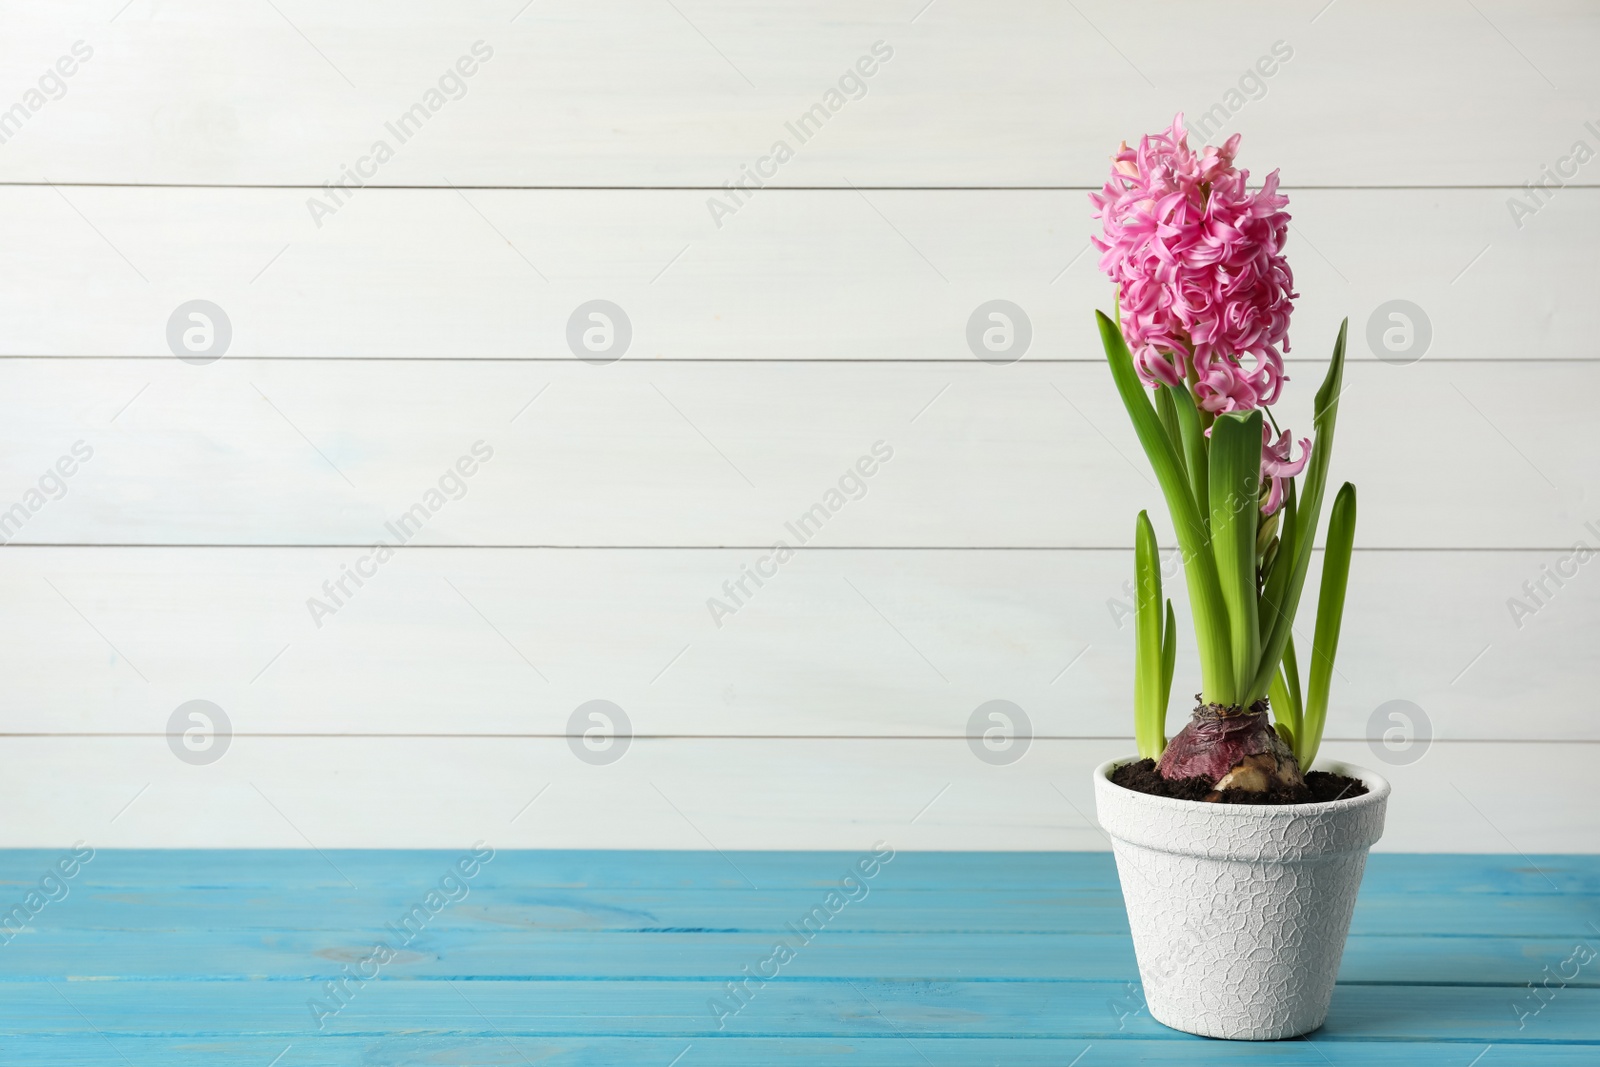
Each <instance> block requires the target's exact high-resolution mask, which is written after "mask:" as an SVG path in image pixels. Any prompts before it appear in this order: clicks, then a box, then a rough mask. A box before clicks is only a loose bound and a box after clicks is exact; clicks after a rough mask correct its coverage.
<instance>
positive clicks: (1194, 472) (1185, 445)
mask: <svg viewBox="0 0 1600 1067" xmlns="http://www.w3.org/2000/svg"><path fill="white" fill-rule="evenodd" d="M1163 393H1165V394H1168V395H1169V398H1170V399H1171V401H1172V412H1173V416H1174V418H1176V419H1177V422H1178V438H1177V439H1178V442H1179V446H1180V449H1181V451H1182V454H1183V457H1184V466H1185V468H1187V471H1188V474H1189V492H1190V494H1191V495H1192V496H1193V497H1194V499H1195V502H1196V503H1197V504H1201V505H1203V506H1201V507H1200V509H1199V510H1200V521H1201V523H1202V524H1203V525H1204V526H1205V528H1206V536H1208V537H1209V536H1210V534H1211V504H1210V501H1211V491H1210V490H1209V489H1208V488H1207V467H1208V466H1209V464H1210V460H1209V459H1208V458H1207V456H1206V448H1207V446H1208V445H1209V438H1207V437H1206V431H1205V427H1203V426H1201V425H1200V411H1199V409H1198V408H1196V407H1195V406H1194V397H1192V396H1190V395H1189V390H1187V389H1174V388H1172V387H1171V386H1170V385H1163V386H1162V387H1161V388H1159V389H1157V390H1156V395H1157V396H1158V397H1159V396H1161V395H1162V394H1163Z"/></svg>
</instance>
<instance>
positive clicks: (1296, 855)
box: [1094, 757, 1389, 1041]
mask: <svg viewBox="0 0 1600 1067" xmlns="http://www.w3.org/2000/svg"><path fill="white" fill-rule="evenodd" d="M1135 758H1137V757H1125V758H1123V759H1119V760H1112V761H1110V762H1108V763H1103V764H1101V765H1100V766H1099V767H1097V768H1096V769H1095V772H1094V793H1095V807H1096V810H1097V811H1098V813H1099V816H1100V825H1101V826H1102V827H1104V828H1105V831H1106V833H1108V834H1110V835H1111V840H1112V846H1113V848H1114V850H1115V853H1116V857H1117V876H1118V877H1119V878H1120V879H1121V881H1122V896H1123V900H1124V901H1125V903H1126V904H1127V908H1128V924H1129V925H1130V926H1131V927H1132V928H1133V948H1134V952H1135V954H1136V955H1137V956H1138V959H1139V977H1140V979H1141V981H1142V982H1143V984H1144V997H1145V1003H1146V1005H1147V1006H1148V1007H1149V1009H1150V1014H1151V1016H1152V1017H1154V1018H1155V1019H1156V1021H1157V1022H1161V1023H1165V1024H1166V1025H1167V1026H1170V1027H1172V1028H1173V1029H1175V1030H1184V1031H1187V1032H1188V1033H1191V1034H1201V1035H1204V1036H1206V1037H1225V1038H1234V1039H1241V1040H1250V1041H1266V1040H1271V1039H1274V1038H1284V1037H1295V1036H1298V1035H1300V1034H1304V1033H1309V1032H1310V1031H1312V1030H1315V1029H1316V1028H1317V1027H1319V1026H1321V1025H1322V1022H1323V1020H1324V1019H1325V1018H1327V1015H1328V1002H1329V1001H1330V1000H1331V999H1332V998H1333V982H1334V979H1335V978H1336V977H1337V976H1338V973H1339V958H1340V956H1341V955H1343V953H1344V941H1345V935H1346V934H1348V933H1349V931H1350V913H1351V911H1352V910H1353V909H1354V907H1355V903H1356V890H1357V889H1359V888H1360V887H1361V872H1362V870H1363V869H1364V868H1365V867H1366V862H1367V849H1369V848H1371V847H1372V843H1373V842H1374V841H1376V840H1378V838H1379V837H1380V836H1382V834H1383V814H1384V807H1385V806H1386V804H1387V802H1388V799H1389V783H1388V782H1386V781H1384V780H1383V779H1382V778H1380V777H1379V776H1378V775H1376V774H1373V773H1372V772H1371V771H1366V770H1362V769H1361V768H1359V767H1349V766H1345V765H1343V764H1337V763H1319V764H1318V765H1317V767H1316V769H1317V770H1323V771H1334V772H1336V773H1339V774H1344V775H1348V776H1349V777H1352V778H1359V779H1360V780H1361V781H1362V782H1363V783H1365V785H1366V787H1367V793H1366V794H1365V795H1364V796H1359V797H1353V798H1351V799H1349V800H1335V801H1331V802H1329V803H1326V804H1279V805H1271V804H1206V803H1200V802H1196V801H1192V800H1172V799H1169V798H1167V797H1155V796H1150V795H1148V794H1146V793H1137V792H1134V791H1133V790H1131V789H1124V788H1122V787H1121V786H1119V785H1113V784H1112V783H1111V771H1112V769H1113V768H1115V767H1118V766H1120V765H1122V764H1124V763H1128V762H1130V761H1132V760H1133V759H1135Z"/></svg>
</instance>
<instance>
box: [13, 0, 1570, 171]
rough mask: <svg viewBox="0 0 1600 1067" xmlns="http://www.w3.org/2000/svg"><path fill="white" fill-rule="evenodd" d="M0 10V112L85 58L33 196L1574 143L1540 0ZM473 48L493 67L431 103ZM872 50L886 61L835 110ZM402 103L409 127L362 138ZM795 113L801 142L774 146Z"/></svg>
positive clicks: (1371, 162)
mask: <svg viewBox="0 0 1600 1067" xmlns="http://www.w3.org/2000/svg"><path fill="white" fill-rule="evenodd" d="M274 7H277V8H280V9H281V10H274ZM675 7H676V8H677V9H678V10H674V8H675ZM113 15H114V16H115V17H114V18H113ZM108 20H109V22H108ZM6 21H7V26H8V29H9V30H10V32H8V34H7V41H6V44H5V48H4V51H3V53H0V58H3V60H4V62H5V64H6V67H7V69H11V70H14V71H15V72H16V75H17V76H16V77H14V78H13V88H12V89H10V90H8V94H10V95H12V96H13V97H20V96H21V94H22V93H23V91H24V90H26V89H28V88H31V87H33V85H34V82H35V81H36V79H37V78H38V77H39V76H40V75H42V74H44V73H46V72H48V71H49V70H51V68H52V67H53V65H54V64H55V63H56V61H57V59H58V57H60V56H63V55H68V54H69V52H70V49H71V46H72V45H73V43H74V42H75V41H77V40H81V41H83V42H84V44H85V46H87V47H88V48H89V49H91V50H92V56H91V57H90V58H88V59H87V60H86V61H85V62H82V63H81V64H77V65H75V66H76V70H75V73H73V74H72V75H71V76H70V77H68V78H66V79H65V80H62V81H59V82H51V83H47V84H46V85H45V86H43V89H44V90H45V92H46V93H48V94H49V96H51V97H54V99H50V100H48V101H46V100H44V99H43V97H41V98H40V105H39V106H38V107H33V108H31V114H28V115H27V116H26V117H24V118H23V119H22V120H20V121H19V122H16V123H15V125H16V126H20V129H18V130H16V132H15V133H14V136H13V137H12V138H11V143H8V144H7V145H6V151H5V153H4V169H3V171H0V174H3V175H4V177H6V178H10V179H35V180H37V179H39V178H41V177H49V178H50V179H53V180H56V181H67V180H71V181H102V182H103V181H147V182H272V183H302V184H309V185H313V186H316V185H320V184H321V183H322V182H324V181H328V180H330V179H335V178H337V177H338V176H339V174H340V172H341V169H342V168H343V167H346V166H354V165H355V164H356V163H357V161H358V159H359V158H360V157H361V156H362V155H363V154H364V153H368V152H370V151H371V147H372V145H373V143H374V142H375V141H376V140H379V139H383V140H387V141H388V142H389V144H390V145H391V148H392V149H393V157H392V159H390V160H389V161H388V162H386V163H384V164H383V165H382V166H381V167H380V168H377V170H376V173H375V174H373V175H371V177H370V180H374V181H381V182H386V183H415V182H424V183H429V184H442V182H443V181H444V180H445V179H446V178H448V180H450V181H453V182H456V183H477V184H578V185H591V184H623V185H629V184H651V185H656V184H660V185H682V184H690V185H709V186H713V187H715V186H720V185H721V184H722V183H723V182H724V181H731V180H733V179H735V178H738V177H739V176H740V174H741V165H744V166H749V167H753V166H755V164H756V161H757V160H758V159H759V158H760V157H761V156H763V155H765V154H767V153H769V152H770V151H771V146H772V144H773V143H774V141H776V140H785V141H787V142H788V143H789V144H790V146H791V148H792V149H793V158H792V159H791V160H789V161H788V162H786V163H784V164H783V165H782V166H781V167H779V168H777V174H776V175H775V177H774V178H773V179H772V180H777V181H782V182H786V183H801V184H814V183H823V184H828V185H841V184H844V182H845V181H847V180H848V181H851V182H855V183H858V184H868V183H871V184H889V185H897V184H898V185H904V184H936V185H973V184H977V185H985V184H998V185H1040V184H1072V185H1085V184H1093V183H1098V182H1099V181H1100V180H1101V178H1102V175H1103V173H1104V170H1105V159H1106V156H1107V155H1108V154H1109V153H1110V151H1111V150H1112V148H1113V147H1114V146H1115V145H1116V144H1117V142H1118V141H1120V140H1122V139H1123V138H1129V139H1131V138H1133V137H1134V136H1136V135H1137V134H1139V133H1141V132H1144V131H1146V130H1148V129H1151V128H1154V127H1156V126H1158V125H1160V124H1161V123H1163V122H1165V121H1167V120H1168V119H1169V118H1170V116H1171V114H1172V113H1173V111H1175V110H1178V109H1182V110H1185V111H1187V112H1188V113H1189V114H1190V115H1191V116H1192V117H1194V118H1196V119H1198V118H1199V117H1200V116H1201V115H1202V114H1204V113H1206V112H1208V111H1210V110H1211V109H1214V108H1216V109H1219V110H1218V111H1215V112H1213V122H1212V124H1211V125H1209V126H1207V127H1206V129H1207V130H1208V131H1215V130H1221V131H1225V132H1231V131H1233V130H1239V131H1242V132H1243V133H1244V134H1245V137H1246V140H1245V145H1246V149H1247V157H1246V158H1247V159H1248V160H1249V162H1250V165H1251V166H1253V167H1255V168H1257V169H1258V170H1259V171H1260V172H1262V173H1264V172H1265V171H1266V170H1268V169H1270V168H1271V167H1274V166H1281V167H1282V168H1283V169H1284V172H1285V174H1286V175H1287V176H1288V177H1289V179H1290V180H1291V181H1296V182H1302V183H1307V184H1325V185H1352V184H1354V185H1370V184H1388V183H1411V184H1417V183H1421V184H1452V183H1458V182H1462V181H1469V182H1493V183H1498V184H1504V185H1514V186H1515V185H1520V184H1521V183H1522V182H1524V181H1527V180H1529V179H1531V178H1535V177H1537V176H1538V173H1539V168H1540V165H1541V164H1547V163H1553V162H1554V161H1555V158H1556V157H1557V156H1558V155H1559V154H1561V153H1563V152H1565V151H1567V150H1568V148H1569V146H1570V144H1571V142H1572V141H1573V139H1574V138H1577V137H1579V136H1583V135H1584V127H1583V122H1584V120H1586V119H1592V118H1593V117H1594V116H1593V115H1592V114H1591V113H1589V112H1586V111H1585V110H1584V108H1583V106H1582V104H1581V101H1583V100H1585V99H1592V98H1593V96H1594V92H1595V89H1596V87H1597V82H1596V73H1595V71H1594V68H1593V64H1592V63H1590V62H1589V56H1588V52H1587V50H1586V48H1585V42H1586V41H1588V40H1591V39H1592V38H1593V35H1594V33H1595V27H1596V16H1595V13H1594V12H1593V11H1591V10H1588V9H1587V8H1584V7H1581V6H1573V5H1570V4H1560V3H1555V2H1542V3H1538V4H1534V5H1529V6H1524V7H1521V8H1511V7H1507V6H1505V5H1490V6H1488V7H1486V8H1485V9H1484V11H1483V12H1482V13H1478V12H1475V11H1474V10H1472V9H1471V7H1464V6H1463V5H1457V4H1449V3H1444V2H1443V0H1430V2H1427V3H1418V4H1412V5H1407V6H1406V8H1405V9H1403V10H1398V11H1397V10H1395V9H1394V8H1393V5H1383V4H1370V3H1366V4H1364V3H1346V4H1342V5H1340V7H1339V10H1336V11H1325V10H1323V5H1322V4H1321V3H1317V2H1298V3H1294V4H1288V5H1284V4H1268V3H1264V2H1257V3H1241V4H1233V5H1229V7H1228V8H1227V9H1226V10H1223V11H1217V12H1213V14H1212V17H1209V18H1205V19H1196V18H1193V17H1192V13H1191V12H1190V11H1189V10H1188V9H1187V8H1186V7H1184V6H1183V5H1181V4H1179V3H1176V2H1172V0H1169V2H1166V3H1160V4H1145V5H1141V6H1140V7H1139V8H1138V9H1137V10H1133V9H1126V8H1121V7H1118V6H1117V5H1115V4H1111V3H1106V2H1103V0H1097V2H1090V3H1084V4H1079V5H1056V4H1049V3H1046V2H1044V0H1035V2H1030V3H1013V4H1007V5H1004V6H1003V7H1000V8H995V7H992V6H985V5H967V4H940V5H938V6H937V7H935V8H927V7H926V6H925V5H923V4H921V3H916V2H903V0H876V2H870V3H845V2H843V0H835V2H831V3H826V4H819V3H813V2H796V0H789V2H785V3H781V4H758V5H757V4H748V3H740V2H736V0H693V2H688V3H683V4H677V5H662V4H652V3H646V2H643V0H610V2H605V3H598V4H596V3H579V2H576V0H564V2H553V3H552V2H542V3H540V4H538V5H535V6H533V7H524V6H523V5H522V4H519V3H508V2H491V0H476V2H470V3H458V4H452V5H450V6H449V7H448V8H439V7H437V6H436V5H430V4H425V3H420V2H411V3H403V4H380V3H377V2H376V0H366V2H344V3H337V4H310V3H306V2H304V0H298V2H287V3H283V4H279V5H230V6H228V7H227V8H225V9H217V8H216V7H215V6H214V5H206V4H161V5H145V4H134V5H132V6H131V7H130V8H128V9H126V10H121V11H118V10H115V9H113V10H112V12H110V13H109V14H108V12H107V11H106V10H104V8H103V7H101V6H99V5H93V4H88V3H74V4H51V5H46V6H40V5H29V4H25V3H14V4H10V5H8V7H7V11H6ZM478 41H482V42H483V45H482V48H483V49H486V50H487V51H489V52H490V53H492V55H491V57H490V58H487V59H485V60H484V61H483V62H481V63H469V64H468V69H470V70H473V73H472V74H471V76H470V77H467V78H457V79H455V80H453V81H447V82H445V83H444V84H443V85H441V84H440V79H441V78H442V77H445V76H447V75H449V74H451V73H452V71H453V68H454V65H455V64H456V62H457V61H458V59H460V58H462V57H467V58H468V59H469V60H470V59H471V58H472V46H473V45H474V43H475V42H478ZM879 41H882V42H883V45H882V46H880V53H879V54H880V56H881V55H882V54H883V52H884V51H885V50H886V51H890V52H892V58H889V59H887V60H886V61H884V62H882V63H878V64H870V63H869V64H868V67H867V69H872V70H873V73H872V75H871V76H870V77H868V78H865V79H861V80H860V81H859V86H860V87H859V88H858V87H857V84H858V83H852V82H846V83H845V85H844V90H845V92H847V93H849V94H850V95H851V96H852V97H854V99H847V98H846V96H845V95H844V94H843V93H840V92H839V86H840V79H841V77H843V76H844V75H846V74H847V73H848V72H851V71H852V70H854V69H855V65H856V63H857V62H858V60H859V59H861V58H862V57H864V56H865V57H868V58H869V60H870V59H871V55H872V47H873V45H874V43H875V42H879ZM481 54H482V53H481V52H480V55H481ZM223 57H227V58H226V60H224V59H223ZM874 68H875V69H874ZM1256 72H1266V76H1265V77H1259V76H1257V74H1256ZM58 86H64V88H59V87H58ZM441 90H442V91H441ZM830 91H832V92H833V93H834V96H833V97H832V98H830V97H829V95H828V94H829V93H830ZM430 92H431V93H432V94H433V96H432V97H431V98H430V97H429V95H428V94H429V93H430ZM418 104H422V105H423V106H424V107H425V108H426V109H427V110H426V111H425V112H424V116H423V121H424V122H425V125H424V124H423V122H418V123H417V126H420V128H412V129H409V130H408V131H406V132H407V133H408V134H409V136H407V137H406V138H405V139H404V140H402V139H401V138H400V137H398V136H396V135H395V134H393V133H390V132H389V130H388V128H387V126H386V123H393V122H396V121H397V120H398V119H399V118H400V116H401V115H402V114H404V113H406V112H407V110H408V109H410V108H412V107H413V106H415V105H418ZM819 104H820V105H822V106H823V107H824V108H825V109H831V112H830V113H827V118H826V123H825V125H823V124H821V123H819V125H821V126H822V128H821V130H820V132H816V133H814V134H812V135H811V136H809V137H807V138H806V139H805V140H804V141H802V140H801V138H799V137H797V136H795V135H794V134H792V133H790V132H789V129H788V125H787V124H790V123H794V122H796V121H797V120H798V119H799V117H800V116H801V115H802V114H804V113H806V112H807V110H808V109H809V108H812V107H813V106H816V105H819ZM1358 116H1359V119H1358V118H1357V117H1358ZM1462 116H1471V121H1472V127H1473V129H1474V131H1475V134H1474V136H1471V137H1463V136H1461V135H1460V129H1459V128H1460V122H1461V117H1462ZM1225 132H1223V133H1220V134H1218V135H1217V139H1218V140H1220V137H1221V136H1225ZM1197 139H1198V138H1197ZM952 145H960V146H962V150H960V151H952V150H950V148H949V146H952ZM769 169H771V167H770V165H769ZM1591 180H1592V179H1591Z"/></svg>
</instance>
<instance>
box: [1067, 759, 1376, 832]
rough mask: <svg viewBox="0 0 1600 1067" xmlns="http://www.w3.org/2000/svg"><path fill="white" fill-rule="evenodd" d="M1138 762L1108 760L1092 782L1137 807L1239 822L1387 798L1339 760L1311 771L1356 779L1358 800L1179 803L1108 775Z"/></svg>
mask: <svg viewBox="0 0 1600 1067" xmlns="http://www.w3.org/2000/svg"><path fill="white" fill-rule="evenodd" d="M1141 758H1143V757H1141V756H1138V755H1132V756H1119V757H1116V758H1114V759H1108V760H1106V761H1105V762H1104V763H1102V764H1100V766H1098V767H1096V768H1095V769H1094V778H1095V780H1096V781H1099V780H1100V779H1104V780H1105V784H1106V785H1107V786H1108V787H1110V788H1112V789H1115V790H1117V791H1118V792H1119V793H1123V794H1126V795H1127V796H1130V797H1137V798H1138V801H1137V802H1138V803H1141V804H1156V805H1165V806H1167V807H1170V808H1172V809H1173V810H1182V811H1198V810H1204V811H1207V812H1208V813H1210V814H1212V815H1215V816H1221V817H1224V818H1226V817H1230V816H1231V817H1234V818H1241V819H1242V818H1254V819H1259V818H1261V816H1263V815H1265V814H1267V813H1269V812H1281V813H1283V814H1295V815H1320V814H1322V813H1324V812H1328V813H1332V812H1344V811H1350V810H1352V809H1354V808H1359V807H1364V806H1366V805H1369V804H1379V803H1382V802H1383V801H1384V800H1386V799H1387V798H1388V796H1389V791H1390V790H1389V780H1388V779H1387V778H1384V777H1383V776H1382V775H1381V774H1377V773H1375V772H1373V771H1369V770H1367V769H1366V768H1365V767H1358V766H1356V765H1355V764H1353V763H1346V762H1344V761H1343V760H1327V759H1324V760H1318V761H1317V762H1316V763H1314V764H1312V766H1311V769H1312V770H1318V771H1333V772H1334V773H1337V774H1343V775H1344V776H1345V777H1347V778H1355V779H1358V780H1359V781H1360V782H1361V784H1362V785H1365V786H1366V787H1367V791H1366V792H1365V793H1363V794H1361V795H1360V796H1358V797H1350V798H1349V799H1348V800H1323V801H1307V802H1306V803H1304V804H1212V803H1208V802H1206V801H1203V800H1180V799H1179V798H1177V797H1158V796H1155V795H1154V794H1152V793H1141V792H1139V791H1138V790H1137V789H1128V788H1126V787H1124V786H1120V785H1118V784H1117V783H1115V782H1113V781H1112V780H1111V772H1112V771H1114V770H1115V769H1116V768H1118V767H1120V766H1122V765H1123V764H1125V763H1135V762H1138V760H1140V759H1141Z"/></svg>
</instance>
